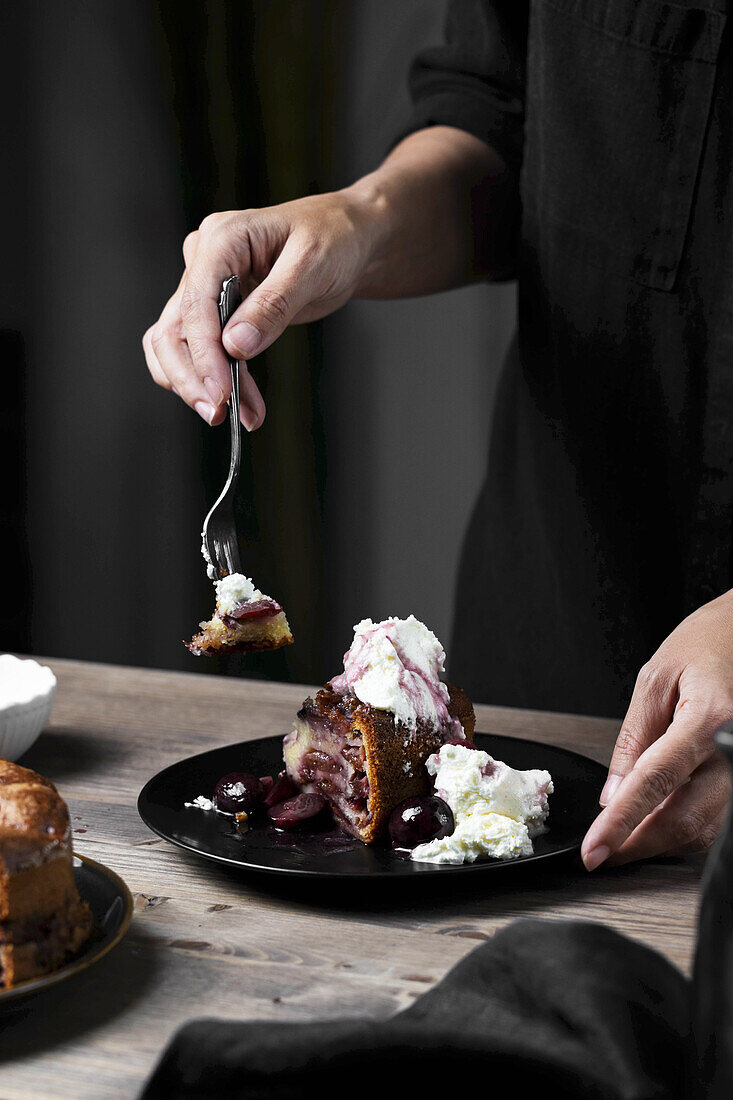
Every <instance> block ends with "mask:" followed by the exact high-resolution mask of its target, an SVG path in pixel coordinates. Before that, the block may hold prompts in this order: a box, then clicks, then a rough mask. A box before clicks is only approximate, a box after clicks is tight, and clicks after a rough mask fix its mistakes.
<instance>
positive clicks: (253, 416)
mask: <svg viewBox="0 0 733 1100" xmlns="http://www.w3.org/2000/svg"><path fill="white" fill-rule="evenodd" d="M239 419H240V420H241V421H242V424H244V426H245V428H246V429H247V431H248V432H253V431H254V430H255V428H256V427H257V424H258V419H257V413H256V412H255V411H254V409H250V408H249V406H247V405H243V404H242V403H241V402H240V404H239Z"/></svg>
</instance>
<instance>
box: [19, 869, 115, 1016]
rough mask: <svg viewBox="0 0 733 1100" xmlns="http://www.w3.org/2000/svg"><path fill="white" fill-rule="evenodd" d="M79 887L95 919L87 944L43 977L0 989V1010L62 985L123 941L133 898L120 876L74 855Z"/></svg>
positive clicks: (75, 876)
mask: <svg viewBox="0 0 733 1100" xmlns="http://www.w3.org/2000/svg"><path fill="white" fill-rule="evenodd" d="M74 878H75V879H76V888H77V890H78V891H79V894H80V895H81V897H82V898H83V900H84V901H85V902H86V903H87V904H88V906H89V908H90V909H91V911H92V916H93V917H94V928H93V929H92V933H91V935H90V937H89V939H88V940H87V942H86V943H85V944H84V945H83V946H82V947H81V948H80V949H79V950H78V951H77V952H76V954H75V955H74V956H73V958H71V959H69V961H68V962H67V963H65V964H64V965H63V966H60V967H59V969H58V970H54V971H52V972H51V973H50V974H44V975H43V977H42V978H31V979H30V981H27V982H20V983H19V984H18V985H15V986H13V988H12V989H3V990H0V1009H4V1008H5V1007H6V1005H7V1007H8V1008H9V1007H10V1002H12V1004H13V1006H14V1005H15V1004H16V1003H17V1002H18V1001H19V1000H20V999H21V998H24V997H30V996H32V995H34V994H36V993H41V992H43V991H44V990H46V989H49V988H50V987H51V986H53V985H58V983H59V982H63V981H66V979H67V978H73V977H74V975H75V974H80V973H81V972H82V970H86V969H87V967H89V966H92V965H93V964H94V963H96V962H99V960H100V959H101V958H103V957H104V956H105V955H106V954H107V952H108V951H111V950H112V948H113V947H116V945H117V944H118V943H119V942H120V940H121V939H122V937H123V936H124V934H125V932H126V931H127V929H128V928H129V925H130V921H131V919H132V910H133V902H132V895H131V893H130V891H129V890H128V888H127V884H126V883H124V882H123V881H122V879H121V878H120V877H119V875H117V874H115V872H114V871H110V869H109V867H105V866H104V865H103V864H102V863H97V862H96V861H95V860H93V859H88V858H87V857H86V856H77V855H75V856H74Z"/></svg>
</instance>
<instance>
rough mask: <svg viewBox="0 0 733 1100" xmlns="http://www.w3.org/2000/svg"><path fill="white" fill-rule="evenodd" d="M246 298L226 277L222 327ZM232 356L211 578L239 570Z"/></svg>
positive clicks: (208, 545) (211, 525)
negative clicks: (225, 465)
mask: <svg viewBox="0 0 733 1100" xmlns="http://www.w3.org/2000/svg"><path fill="white" fill-rule="evenodd" d="M241 301H242V291H241V289H240V286H239V279H238V277H237V276H236V275H231V276H230V277H229V278H228V279H226V280H225V281H224V283H223V284H222V288H221V294H220V296H219V320H220V322H221V327H222V329H223V328H224V326H225V325H226V323H227V321H228V320H229V318H230V317H231V315H232V314H233V313H234V310H235V309H236V308H237V306H238V305H239V304H240V302H241ZM227 358H228V359H229V369H230V371H231V374H232V392H231V396H230V398H229V401H228V405H229V432H230V438H231V455H230V459H229V475H228V477H227V480H226V484H225V486H224V488H223V489H222V492H221V495H220V496H219V498H218V500H217V501H216V503H215V504H214V506H213V507H212V509H211V511H210V512H209V514H208V516H207V517H206V519H205V520H204V528H203V531H202V532H201V553H202V554H203V556H204V561H205V562H206V564H207V573H208V574H209V577H210V578H211V580H218V579H219V578H220V577H225V576H228V575H229V574H230V573H239V572H241V570H240V565H239V546H238V544H237V533H236V530H235V528H234V495H235V492H236V488H237V481H238V480H239V466H240V462H241V457H242V425H241V424H240V422H239V370H238V368H237V360H236V359H232V357H231V356H228V357H227Z"/></svg>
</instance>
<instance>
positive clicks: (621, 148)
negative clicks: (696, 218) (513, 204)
mask: <svg viewBox="0 0 733 1100" xmlns="http://www.w3.org/2000/svg"><path fill="white" fill-rule="evenodd" d="M724 24H725V16H724V15H723V14H722V13H720V12H716V11H711V10H707V9H702V8H693V7H688V6H686V5H684V4H682V3H677V4H670V3H662V2H661V0H608V2H607V3H602V2H601V0H533V2H532V5H531V16H530V30H529V42H528V70H527V101H526V121H525V152H524V163H523V167H522V200H523V207H524V219H525V240H527V243H528V244H529V245H530V247H532V246H533V245H534V246H535V247H536V248H537V249H539V250H540V251H541V250H542V247H543V245H544V246H545V247H553V248H557V249H558V250H560V251H564V252H565V253H570V254H573V255H575V256H577V257H579V258H580V259H584V260H585V261H587V262H588V263H590V264H592V265H594V266H597V267H601V268H603V269H604V270H606V271H608V272H614V273H616V274H618V275H621V276H624V277H626V278H630V279H634V280H636V281H638V282H640V283H643V284H645V285H647V286H650V287H655V288H657V289H660V290H671V289H672V288H673V286H674V282H675V278H676V274H677V269H678V267H679V263H680V259H681V257H682V253H683V248H684V243H685V236H686V233H687V227H688V223H689V220H690V213H691V210H692V204H693V198H694V193H695V183H696V180H697V176H698V171H699V167H700V161H701V157H702V150H703V144H704V140H705V130H706V126H707V121H708V116H709V114H710V105H711V101H712V96H713V88H714V84H715V75H716V60H717V56H718V50H719V46H720V39H721V35H722V32H723V26H724ZM533 237H534V240H533Z"/></svg>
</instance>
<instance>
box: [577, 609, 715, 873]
mask: <svg viewBox="0 0 733 1100" xmlns="http://www.w3.org/2000/svg"><path fill="white" fill-rule="evenodd" d="M732 718H733V591H731V592H727V593H725V595H723V596H720V597H718V599H716V600H713V601H712V602H711V603H708V604H705V605H704V606H703V607H701V608H699V609H698V610H697V611H695V612H694V613H693V614H692V615H690V616H689V617H688V618H687V619H685V620H684V622H682V623H681V624H680V625H679V626H678V627H677V629H676V630H674V631H673V632H672V633H671V634H670V636H669V637H668V638H667V639H666V641H665V642H664V643H663V644H662V645H661V646H660V648H659V649H658V650H657V652H656V653H655V654H654V656H653V657H652V659H651V660H650V661H649V663H648V664H646V665H645V666H644V668H642V670H641V672H640V673H639V676H638V679H637V681H636V687H635V689H634V694H633V697H632V699H631V705H630V706H629V710H628V713H627V715H626V718H625V719H624V723H623V725H622V727H621V732H620V734H619V736H618V740H617V741H616V748H615V750H614V754H613V759H612V760H611V765H610V768H609V771H608V779H607V781H606V785H605V787H604V788H603V792H602V794H601V799H600V801H601V806H604V807H605V809H604V810H603V812H602V813H601V814H600V815H599V816H598V817H597V818H596V820H595V821H594V822H593V824H592V825H591V827H590V829H589V830H588V833H587V835H586V837H585V840H584V841H583V848H582V856H583V862H584V863H585V866H586V867H587V869H588V870H589V871H592V870H594V869H595V868H596V867H598V866H599V864H601V863H605V862H609V863H611V864H616V863H626V862H627V861H629V860H633V859H645V858H648V857H650V856H656V855H663V854H667V853H669V854H673V853H680V852H685V851H686V852H693V851H702V850H704V849H705V848H708V847H710V845H711V844H712V843H713V841H714V840H715V837H716V836H717V834H718V832H719V831H720V829H721V827H722V825H723V821H724V819H725V811H726V806H727V802H728V797H729V795H730V779H729V772H728V768H727V765H726V764H725V762H724V760H723V758H722V756H721V755H720V753H719V752H718V751H717V750H716V747H715V743H714V741H713V735H714V734H715V731H716V730H717V729H719V728H720V726H721V725H723V723H724V722H728V721H730V720H731V719H732Z"/></svg>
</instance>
